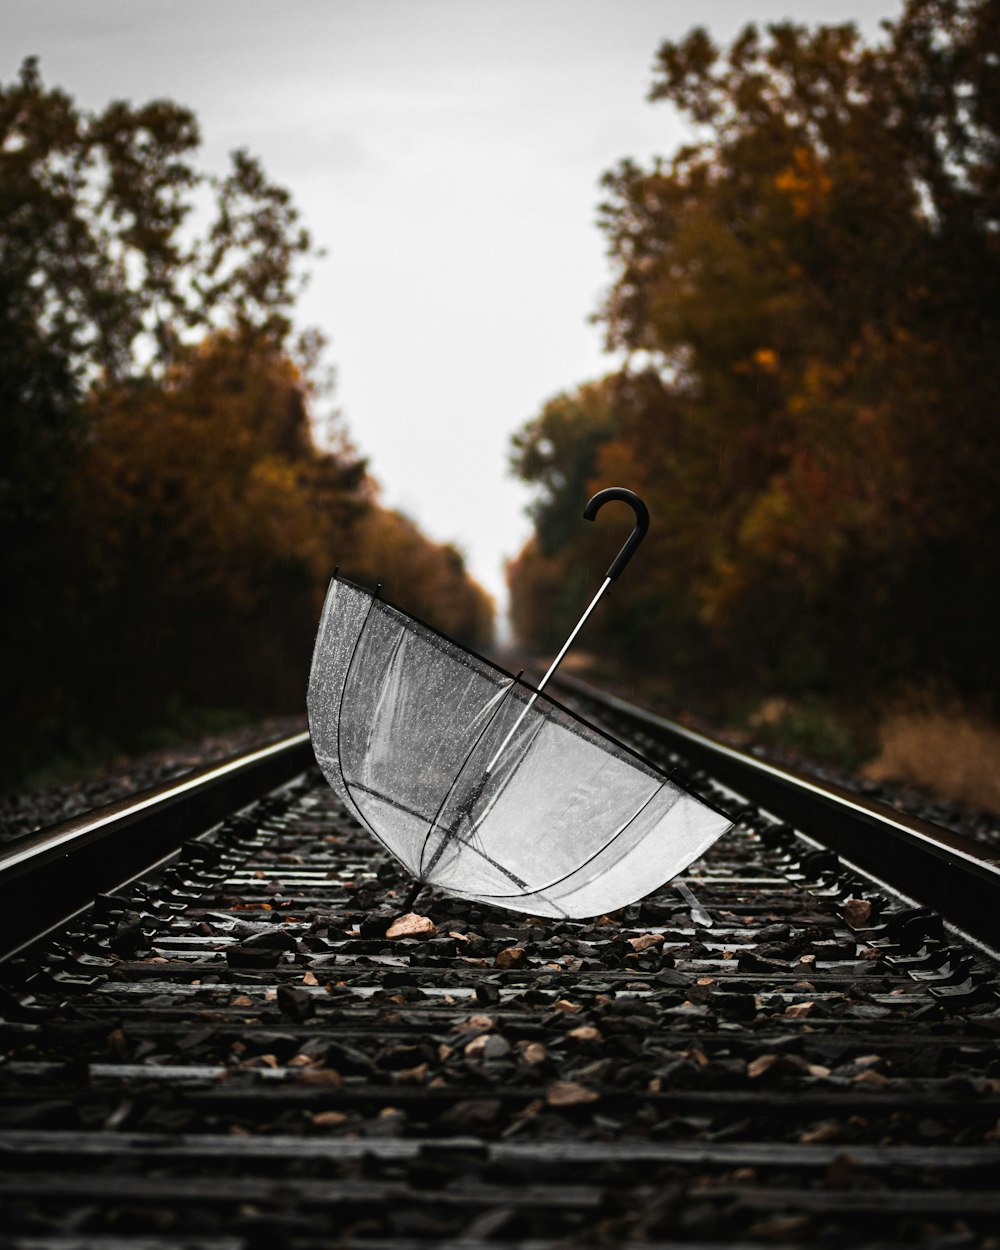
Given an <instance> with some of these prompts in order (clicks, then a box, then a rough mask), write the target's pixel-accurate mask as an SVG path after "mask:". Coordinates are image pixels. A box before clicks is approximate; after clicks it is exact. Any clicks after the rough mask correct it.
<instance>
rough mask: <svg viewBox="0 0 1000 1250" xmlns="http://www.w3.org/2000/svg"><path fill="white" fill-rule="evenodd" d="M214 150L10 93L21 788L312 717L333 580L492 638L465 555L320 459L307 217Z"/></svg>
mask: <svg viewBox="0 0 1000 1250" xmlns="http://www.w3.org/2000/svg"><path fill="white" fill-rule="evenodd" d="M199 144H200V137H199V133H198V126H197V121H196V119H195V117H194V116H193V114H192V113H191V112H190V111H189V110H187V109H185V108H183V107H181V106H180V105H177V104H175V103H173V102H171V101H154V102H152V103H150V104H146V105H143V106H139V107H135V106H133V105H131V104H129V103H126V102H121V101H118V102H114V103H112V104H110V105H109V106H108V107H107V108H106V109H105V110H103V111H102V112H100V113H89V112H86V111H84V110H81V109H80V108H78V107H77V105H76V104H75V103H74V102H73V101H72V100H71V99H70V98H69V97H68V96H66V95H65V93H63V92H60V91H59V90H55V89H49V88H47V87H46V86H45V85H44V84H43V82H42V80H41V77H40V75H39V72H38V68H37V66H36V65H35V64H34V62H32V61H28V62H26V63H25V65H24V67H23V68H22V71H21V75H20V77H19V79H18V80H17V81H16V82H15V83H13V84H11V85H10V86H3V87H0V453H2V458H0V575H2V579H3V584H4V586H5V591H6V592H7V596H8V610H7V611H6V612H5V614H4V617H3V625H2V635H0V647H2V651H3V656H4V669H3V679H2V689H0V695H2V697H3V700H4V704H5V711H6V718H5V719H6V723H7V724H8V726H10V728H11V730H12V732H11V737H10V740H9V742H7V743H5V748H6V749H5V753H4V771H5V772H6V773H8V774H15V775H16V774H17V772H18V770H20V769H22V768H24V767H27V766H30V765H31V764H33V763H37V762H40V761H43V760H44V759H45V758H46V757H47V755H48V754H50V753H51V752H52V751H54V750H59V749H65V748H66V747H67V746H72V745H73V744H74V743H78V742H79V741H80V740H81V739H84V740H86V739H87V738H89V737H93V736H94V735H101V736H104V737H106V738H109V739H111V740H119V741H121V740H122V739H123V737H124V736H126V735H127V733H128V731H129V730H135V729H136V728H138V727H141V726H143V725H146V724H148V723H149V722H150V721H156V720H158V719H159V720H160V721H162V720H163V719H164V718H168V717H169V716H170V715H172V714H173V713H174V712H175V711H176V709H177V708H192V707H195V708H196V707H219V706H224V707H231V708H243V709H245V710H247V711H250V712H257V713H259V712H263V711H274V710H298V709H301V707H302V705H303V700H304V688H305V680H306V675H307V670H308V663H309V655H310V652H311V645H312V638H313V634H314V631H315V625H316V621H317V619H318V613H319V608H320V605H321V602H322V596H323V594H324V592H325V588H326V584H327V581H328V579H329V576H330V574H331V572H332V571H333V569H334V567H335V566H337V565H339V566H340V567H341V569H342V570H343V571H344V572H345V573H346V574H348V575H354V576H357V577H359V578H361V579H365V580H370V581H372V582H374V581H383V582H387V583H388V582H389V581H392V583H393V590H394V591H395V592H396V593H397V594H398V596H399V598H400V599H401V600H403V601H406V600H407V599H409V600H413V599H415V598H416V599H419V600H420V601H421V603H423V604H424V607H425V613H426V614H427V615H428V616H429V617H430V618H431V619H432V622H433V621H434V620H435V618H437V622H438V623H440V624H443V625H445V627H448V628H453V629H454V630H455V631H456V632H457V633H459V634H460V635H464V636H465V637H466V638H468V639H469V640H472V641H477V642H482V641H484V640H485V638H486V636H487V635H488V633H489V629H490V618H491V605H490V604H489V601H488V599H487V598H486V596H485V594H484V593H483V592H482V591H481V590H480V589H479V587H477V586H476V585H475V584H474V583H473V582H471V580H470V579H469V577H468V575H467V573H466V570H465V567H464V563H463V561H462V558H461V556H460V555H459V553H458V552H457V551H456V550H455V549H454V548H452V547H447V546H440V545H439V544H436V543H433V542H431V541H430V540H429V539H428V538H426V537H425V536H424V535H422V534H421V533H420V532H419V531H418V530H417V529H416V527H415V526H413V525H412V524H410V523H409V522H406V521H404V520H403V519H402V518H399V517H396V516H395V515H394V514H391V513H387V512H385V511H384V510H383V509H382V508H381V506H380V505H379V502H378V491H377V488H376V485H375V483H374V482H373V480H372V478H371V477H370V476H369V474H368V471H367V467H366V465H365V463H364V461H363V460H362V459H361V458H360V457H359V456H358V455H357V454H356V453H355V452H354V451H353V449H352V447H351V444H350V442H349V439H348V438H347V436H346V434H345V432H344V431H343V429H342V427H340V426H339V425H338V426H337V431H338V432H337V433H336V434H335V436H334V441H333V443H332V444H331V443H330V441H329V439H326V440H325V442H324V444H323V445H320V444H319V443H318V442H317V440H316V438H315V436H314V423H313V416H312V408H313V406H314V404H315V402H316V399H317V393H318V383H317V373H318V362H319V353H320V351H321V349H322V340H321V338H320V336H318V335H317V334H316V333H315V332H307V333H298V332H296V329H295V324H294V309H295V302H296V299H297V296H298V294H299V292H300V290H301V288H302V285H303V282H304V269H303V266H304V263H305V262H306V261H307V260H308V258H309V257H310V255H311V254H312V244H311V240H310V238H309V235H308V233H307V232H306V231H305V229H304V228H303V226H302V224H301V222H300V219H299V215H298V211H297V210H296V208H295V206H294V204H293V203H292V200H291V197H290V196H289V194H288V192H287V191H286V190H285V189H284V188H282V187H279V186H277V185H276V184H274V183H273V182H271V181H270V180H269V179H268V177H267V176H266V174H265V172H264V170H263V169H262V167H261V166H260V164H259V163H258V162H257V161H256V160H255V159H254V158H253V157H252V156H250V155H249V154H248V153H246V152H243V151H238V152H235V153H234V154H233V156H232V160H231V165H230V168H229V170H228V171H227V172H226V173H225V174H223V175H215V174H212V173H209V172H206V171H204V170H201V169H200V168H199V167H198V165H197V164H196V160H195V158H196V155H197V150H198V147H199ZM196 203H200V205H201V211H202V218H203V220H204V223H205V224H204V225H203V226H202V227H201V228H196V225H195V219H194V210H195V205H196ZM206 203H207V204H209V205H210V208H209V209H208V215H207V217H205V216H204V213H205V205H206ZM401 553H405V554H401ZM382 566H386V567H388V568H390V570H391V573H390V574H389V575H388V576H383V575H381V569H382ZM428 587H432V588H433V591H434V592H436V593H437V594H438V595H439V596H440V598H439V599H431V600H428V601H427V602H426V603H425V601H424V596H425V593H426V591H427V588H428ZM438 603H440V611H439V609H438Z"/></svg>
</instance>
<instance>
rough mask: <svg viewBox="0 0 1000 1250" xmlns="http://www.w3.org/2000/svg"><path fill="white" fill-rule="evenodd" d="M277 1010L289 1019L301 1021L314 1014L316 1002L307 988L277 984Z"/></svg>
mask: <svg viewBox="0 0 1000 1250" xmlns="http://www.w3.org/2000/svg"><path fill="white" fill-rule="evenodd" d="M278 1010H279V1011H280V1012H281V1014H282V1015H283V1016H287V1017H288V1018H289V1019H290V1020H295V1021H297V1022H299V1023H301V1022H302V1021H303V1020H308V1019H309V1017H310V1016H314V1015H315V1014H316V1004H315V1003H314V1002H313V1000H312V996H311V995H310V993H309V991H308V990H303V989H299V988H297V987H296V986H292V985H279V986H278Z"/></svg>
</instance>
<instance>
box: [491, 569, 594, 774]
mask: <svg viewBox="0 0 1000 1250" xmlns="http://www.w3.org/2000/svg"><path fill="white" fill-rule="evenodd" d="M610 585H611V578H610V577H606V578H605V579H604V582H603V584H602V586H601V589H600V590H599V591H598V592H597V594H596V595H594V597H593V599H591V601H590V606H589V607H588V608H587V610H586V612H584V614H583V616H581V617H580V619H579V620H578V621H577V623H576V625H575V626H574V627H573V632H572V633H571V634H570V636H569V637H568V638H567V639H566V641H565V642H564V643H563V645H562V649H561V650H560V652H559V654H558V655H557V656H556V658H555V659H554V660H553V661H552V663H551V664H550V665H549V671H548V672H547V673H546V674H545V676H544V677H543V678H542V680H541V681H540V682H539V683H538V685H537V686H536V687H535V693H534V694H533V695H532V696H531V698H530V699H529V700H528V702H527V703H526V704H525V705H524V709H523V711H522V712H521V715H520V716H519V717H518V718H517V720H516V721H515V722H514V724H513V725H512V726H511V729H510V731H509V732H508V734H507V737H506V738H504V740H503V742H501V743H500V747H499V749H498V750H497V753H496V754H495V755H494V756H493V758H492V759H491V760H490V762H489V763H488V764H487V765H486V772H487V774H489V773H491V772H492V771H493V766H494V765H495V764H496V762H497V760H498V759H499V758H500V756H501V755H503V753H504V751H506V749H507V744H508V743H509V742H510V740H511V738H513V736H514V735H515V734H516V733H517V731H518V729H519V728H520V726H521V721H523V720H524V718H525V717H526V716H527V715H528V713H529V712H530V711H531V708H532V706H533V704H534V702H535V700H536V699H537V698H538V696H539V694H540V693H541V691H542V690H544V689H545V686H546V684H547V683H548V680H549V678H550V677H551V676H552V674H553V673H554V672H555V671H556V669H557V668H558V667H559V665H560V663H561V661H562V658H563V656H564V655H565V654H566V652H567V651H568V650H569V649H570V647H571V646H572V645H573V641H574V639H575V638H576V636H577V634H578V633H579V632H580V630H581V629H583V627H584V625H585V624H586V623H587V618H588V617H589V616H590V614H591V612H593V610H594V608H596V607H597V605H598V603H600V601H601V596H602V595H603V594H604V592H605V591H606V590H607V588H608V587H609V586H610Z"/></svg>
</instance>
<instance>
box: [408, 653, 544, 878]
mask: <svg viewBox="0 0 1000 1250" xmlns="http://www.w3.org/2000/svg"><path fill="white" fill-rule="evenodd" d="M519 680H520V674H519V675H518V676H517V677H515V678H513V680H512V681H511V683H510V685H509V686H508V687H507V689H506V690H505V691H504V694H503V698H502V699H500V701H499V702H498V703H497V705H496V707H495V708H494V709H493V714H492V715H491V716H490V718H489V720H488V721H487V722H486V724H485V725H484V726H483V727H482V729H481V730H480V732H479V735H478V737H477V738H476V740H475V742H474V743H473V744H472V746H471V747H470V748H469V750H468V753H467V754H466V756H465V759H464V760H463V761H462V763H461V764H460V765H459V768H458V772H456V773H455V776H454V778H453V779H452V782H451V785H449V787H448V789H447V790H446V791H445V793H444V795H443V797H442V799H441V802H440V804H439V806H438V809H437V811H436V812H435V813H434V818H433V820H432V821H431V823H430V827H429V828H428V830H427V833H426V835H425V836H424V844H423V846H422V847H421V850H420V871H419V873H418V874H417V879H418V880H419V881H426V880H427V874H428V873H431V872H433V871H434V867H435V865H436V864H437V862H438V860H439V859H440V858H441V855H442V854H443V852H444V850H445V848H446V847H447V846H448V844H449V843H450V842H451V841H452V840H453V839H454V837H455V835H456V833H457V832H458V830H457V828H456V829H448V830H446V831H445V836H444V837H443V838H442V840H441V844H440V845H439V846H438V847H437V849H436V850H435V851H434V853H433V855H432V856H431V862H430V863H429V864H428V865H427V871H426V872H425V871H424V855H425V854H426V853H427V843H428V842H429V841H430V838H431V834H432V833H433V832H434V826H435V825H436V824H437V822H438V818H439V817H440V815H441V813H442V812H443V811H444V807H445V804H446V803H447V802H448V800H449V799H450V798H451V796H452V795H453V794H454V793H455V787H456V786H457V785H458V783H459V781H460V780H461V777H462V774H463V773H464V772H465V769H466V766H467V765H468V763H469V760H471V759H472V757H473V755H475V753H476V748H477V747H478V746H479V744H480V742H482V740H483V737H484V735H485V734H486V731H487V730H488V729H489V727H490V725H492V724H493V722H494V720H496V718H497V716H498V715H499V713H500V709H501V708H502V707H503V705H504V704H505V703H506V702H507V700H508V698H510V695H511V692H512V691H513V690H514V688H515V686H516V685H517V683H518V681H519ZM485 779H486V774H484V776H483V781H482V782H481V785H482V784H484V783H485ZM480 793H482V791H481V790H480ZM477 797H478V796H477ZM472 801H473V802H475V798H474V799H473V800H472ZM459 822H461V816H459Z"/></svg>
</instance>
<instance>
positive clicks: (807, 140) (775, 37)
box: [579, 0, 1000, 691]
mask: <svg viewBox="0 0 1000 1250" xmlns="http://www.w3.org/2000/svg"><path fill="white" fill-rule="evenodd" d="M998 14H1000V10H998V6H997V4H996V2H995V0H910V3H909V4H908V5H907V6H906V9H905V11H904V13H903V15H902V16H901V17H900V19H899V20H898V21H897V22H896V23H894V24H893V25H892V26H891V27H889V28H888V29H887V31H886V35H885V38H884V39H883V40H882V41H881V42H880V43H878V44H876V45H874V46H866V45H865V44H864V43H863V42H862V41H861V39H860V37H859V36H858V34H857V32H856V31H855V30H854V28H853V27H850V26H838V27H824V26H821V27H817V28H815V29H812V30H810V29H807V28H805V27H802V26H797V25H794V24H791V23H782V24H780V25H776V26H772V27H769V28H768V30H767V31H766V32H764V33H762V32H761V31H759V30H758V29H757V28H756V27H754V26H749V27H747V29H746V30H745V31H744V32H743V33H742V34H741V35H740V36H739V37H738V38H737V39H736V40H735V41H734V42H733V44H732V45H731V46H730V47H729V48H728V49H726V50H722V49H720V48H718V47H716V46H715V44H714V43H713V42H712V40H711V39H710V37H709V36H708V35H707V34H706V33H705V32H704V31H702V30H695V31H693V32H692V33H691V34H690V35H688V36H687V37H686V38H685V39H683V40H681V41H680V42H677V43H673V42H667V43H664V44H663V45H662V47H661V48H660V50H659V52H658V55H657V59H656V68H655V75H654V80H653V86H652V89H651V92H650V97H651V99H652V100H654V101H664V102H669V103H671V104H673V105H674V106H675V107H676V108H678V109H679V110H680V111H681V112H682V113H683V114H685V115H686V116H687V118H688V120H689V122H690V124H691V127H692V142H691V143H689V144H688V145H686V146H685V147H683V148H681V149H680V150H679V151H678V152H677V153H676V154H675V155H674V157H673V158H672V159H671V160H669V161H662V160H661V161H657V162H655V163H654V164H653V165H652V167H650V168H642V167H640V166H638V165H637V164H635V163H634V162H630V161H627V162H623V163H622V164H621V165H620V166H619V167H618V168H617V169H616V170H614V171H612V172H611V173H609V174H608V175H607V176H606V178H605V187H606V190H607V201H606V203H605V204H604V206H603V209H602V225H603V229H604V230H605V232H606V235H607V237H608V241H609V246H610V254H611V257H612V263H613V265H614V268H615V280H614V284H613V286H612V288H611V290H610V292H609V295H608V297H607V300H606V302H605V305H604V308H603V310H602V319H603V321H604V325H605V327H606V332H607V337H608V343H609V346H610V347H612V348H614V349H618V350H623V351H625V352H626V353H628V354H629V357H630V358H632V359H635V358H636V357H637V356H639V355H640V354H641V359H642V360H643V362H644V363H643V364H642V366H641V367H640V368H639V369H638V370H635V368H634V366H629V367H626V369H625V370H624V371H623V374H622V377H623V378H630V379H631V381H630V383H629V386H628V387H623V388H622V389H621V390H620V391H619V400H618V403H617V406H616V410H615V420H614V430H613V432H612V433H611V434H609V436H608V437H607V438H606V439H605V440H604V442H603V444H602V446H601V448H600V449H599V450H598V452H597V453H596V456H595V460H594V463H595V466H596V473H595V479H594V482H593V483H591V484H592V485H593V484H597V481H598V479H600V481H601V484H605V483H606V481H607V477H608V473H609V471H610V470H611V468H612V466H614V467H616V468H619V469H623V470H625V471H627V472H628V473H630V474H631V475H632V477H631V480H632V481H636V482H640V483H642V484H643V486H644V489H645V490H646V492H647V493H648V494H649V496H650V503H651V506H652V510H653V515H654V528H653V530H652V531H651V540H652V534H655V533H657V532H659V533H661V534H662V535H663V537H662V538H661V539H660V540H659V541H660V543H661V546H660V548H659V550H658V552H657V562H656V564H655V566H654V567H653V568H652V569H651V570H650V571H649V574H648V576H649V578H650V588H651V589H652V590H655V592H656V593H657V594H658V595H659V596H660V597H661V600H662V602H663V604H664V605H666V607H667V610H668V613H669V619H668V620H665V619H664V618H663V617H662V615H661V616H660V617H659V618H658V619H657V618H656V617H655V615H651V616H650V617H649V620H650V621H654V620H655V621H656V624H655V625H654V626H653V629H652V631H651V633H650V634H649V635H648V637H647V641H648V643H649V644H650V646H651V648H652V647H654V645H655V642H656V640H657V638H660V639H662V637H663V636H664V634H663V631H664V630H665V629H667V630H669V631H670V634H671V636H673V635H676V634H677V632H678V631H680V632H685V633H688V634H690V635H691V636H692V637H694V636H695V635H700V639H701V645H702V647H703V648H704V649H705V650H706V651H707V652H708V653H711V652H712V650H713V649H715V650H716V651H717V652H718V654H719V655H721V656H728V665H727V666H726V667H725V668H723V669H721V670H720V673H722V674H723V675H724V676H725V679H726V681H729V682H735V683H742V684H743V685H747V684H750V685H756V686H757V687H758V688H767V687H769V686H770V687H772V688H774V687H777V688H784V689H788V690H802V689H823V688H825V689H828V690H833V689H836V688H837V687H838V686H842V685H843V683H844V681H845V679H849V680H850V681H853V682H862V681H864V682H866V683H871V682H876V683H883V684H884V683H891V682H894V681H900V680H905V679H913V678H915V677H928V676H931V675H937V676H944V677H945V678H947V679H948V680H950V681H952V682H954V683H955V684H956V685H958V686H960V687H964V688H966V689H969V688H973V689H977V690H982V689H984V688H985V689H990V690H994V691H996V690H997V689H998V688H1000V669H998V665H997V660H996V655H995V647H994V646H993V644H992V642H991V641H990V639H989V636H988V632H989V631H988V629H987V628H986V627H985V621H986V620H988V619H990V618H991V617H992V616H993V614H994V613H995V611H996V609H997V608H1000V598H998V593H1000V592H998V587H1000V576H998V574H1000V544H998V543H997V541H996V539H997V525H998V517H997V504H996V500H997V497H998V487H1000V456H998V453H997V447H996V440H995V437H994V435H993V431H992V426H993V423H994V422H993V413H994V412H995V410H996V401H997V398H998V392H1000V366H998V357H997V354H996V351H995V343H996V340H997V332H998V329H1000V325H998V317H1000V312H998V310H1000V300H998V298H997V297H998V293H1000V290H998V284H1000V254H998V249H1000V219H998V215H997V210H998V202H997V166H998V155H1000V104H998V100H1000V21H998V20H997V18H998ZM630 388H631V389H630ZM587 437H588V433H587V431H586V430H585V429H584V428H581V429H580V432H579V439H580V445H583V443H584V442H585V441H586V439H587ZM588 454H589V453H588ZM662 544H665V545H662ZM692 631H693V632H692ZM845 637H850V639H851V646H850V648H846V649H845V647H844V645H843V640H844V638H845ZM660 652H661V653H662V652H663V648H662V646H661V648H660ZM654 653H655V651H654ZM750 657H752V662H750V663H748V662H747V661H748V658H750Z"/></svg>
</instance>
